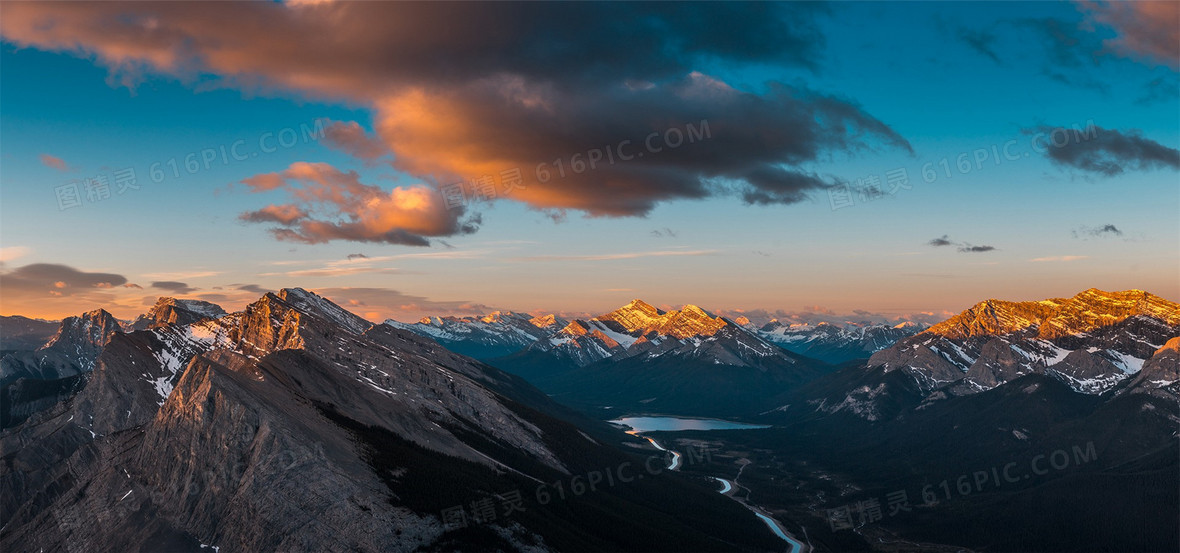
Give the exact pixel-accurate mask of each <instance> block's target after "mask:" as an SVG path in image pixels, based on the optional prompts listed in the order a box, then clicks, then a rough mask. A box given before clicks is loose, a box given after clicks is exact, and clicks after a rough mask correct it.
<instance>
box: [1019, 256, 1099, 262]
mask: <svg viewBox="0 0 1180 553" xmlns="http://www.w3.org/2000/svg"><path fill="white" fill-rule="evenodd" d="M1089 258H1090V256H1088V255H1055V256H1051V257H1037V258H1034V259H1030V260H1029V261H1032V262H1034V263H1042V262H1048V261H1078V260H1080V259H1089Z"/></svg>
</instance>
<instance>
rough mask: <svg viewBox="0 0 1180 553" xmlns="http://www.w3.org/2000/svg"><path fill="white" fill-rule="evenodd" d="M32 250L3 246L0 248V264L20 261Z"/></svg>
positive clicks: (23, 247) (22, 247)
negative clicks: (15, 260)
mask: <svg viewBox="0 0 1180 553" xmlns="http://www.w3.org/2000/svg"><path fill="white" fill-rule="evenodd" d="M31 251H33V250H31V249H29V248H28V247H25V246H5V247H3V248H0V263H7V262H9V261H12V260H14V259H20V258H22V257H24V256H26V255H29V252H31Z"/></svg>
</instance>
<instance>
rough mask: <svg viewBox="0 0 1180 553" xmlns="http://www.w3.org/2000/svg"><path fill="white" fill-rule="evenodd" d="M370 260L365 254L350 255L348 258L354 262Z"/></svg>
mask: <svg viewBox="0 0 1180 553" xmlns="http://www.w3.org/2000/svg"><path fill="white" fill-rule="evenodd" d="M368 258H369V256H367V255H365V254H363V253H350V254H348V257H347V259H349V260H352V259H368Z"/></svg>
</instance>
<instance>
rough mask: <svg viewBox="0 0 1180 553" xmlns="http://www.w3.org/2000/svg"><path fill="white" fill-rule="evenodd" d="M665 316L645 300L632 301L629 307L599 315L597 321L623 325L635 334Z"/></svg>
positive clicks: (625, 306)
mask: <svg viewBox="0 0 1180 553" xmlns="http://www.w3.org/2000/svg"><path fill="white" fill-rule="evenodd" d="M663 315H664V312H663V311H660V310H659V309H656V308H655V307H652V306H651V305H650V304H648V303H646V302H644V301H643V300H639V299H635V300H631V302H630V303H628V304H627V305H624V306H623V307H620V308H618V309H616V310H614V311H611V312H610V313H606V314H604V315H599V316H597V317H595V319H597V320H600V321H614V322H616V323H618V324H619V325H621V326H622V327H623V328H624V329H625V330H626V331H627V332H635V331H637V330H642V329H646V328H648V327H649V326H651V325H652V323H653V322H655V321H658V320H659V319H660V317H662V316H663Z"/></svg>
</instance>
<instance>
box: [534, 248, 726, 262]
mask: <svg viewBox="0 0 1180 553" xmlns="http://www.w3.org/2000/svg"><path fill="white" fill-rule="evenodd" d="M716 253H717V250H663V251H651V252H629V253H608V254H595V255H534V256H527V257H514V258H512V260H513V261H609V260H614V259H638V258H643V257H679V256H690V257H691V256H701V255H714V254H716Z"/></svg>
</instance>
